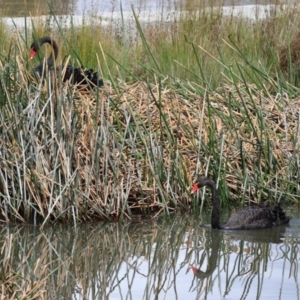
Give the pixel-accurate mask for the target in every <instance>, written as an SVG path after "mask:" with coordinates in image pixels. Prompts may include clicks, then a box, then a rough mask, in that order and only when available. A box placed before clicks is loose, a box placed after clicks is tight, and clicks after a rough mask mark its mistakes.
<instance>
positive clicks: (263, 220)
mask: <svg viewBox="0 0 300 300" xmlns="http://www.w3.org/2000/svg"><path fill="white" fill-rule="evenodd" d="M206 185H207V186H208V187H209V188H210V189H211V199H212V206H213V209H212V216H211V227H212V228H214V229H231V230H238V229H263V228H270V227H273V226H278V225H282V224H286V223H288V222H289V221H290V217H288V216H286V215H285V212H284V210H283V209H282V207H281V206H280V204H279V203H277V204H275V205H273V206H268V205H252V206H248V207H247V208H245V209H243V210H241V211H239V212H238V213H237V214H235V215H234V216H232V217H231V218H230V219H229V220H228V221H227V222H226V223H223V224H220V209H219V195H218V191H217V188H216V185H215V183H214V181H213V180H211V179H209V178H207V177H202V178H199V179H197V181H196V182H195V183H194V184H193V189H192V194H194V193H196V192H197V190H198V189H200V188H202V187H204V186H206Z"/></svg>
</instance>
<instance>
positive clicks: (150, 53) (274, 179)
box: [0, 11, 299, 224]
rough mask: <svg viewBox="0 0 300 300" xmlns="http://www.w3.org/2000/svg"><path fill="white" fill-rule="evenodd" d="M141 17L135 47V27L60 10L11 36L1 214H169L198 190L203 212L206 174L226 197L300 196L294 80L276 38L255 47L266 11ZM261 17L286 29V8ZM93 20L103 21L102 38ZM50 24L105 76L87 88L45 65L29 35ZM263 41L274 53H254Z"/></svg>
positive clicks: (41, 217)
mask: <svg viewBox="0 0 300 300" xmlns="http://www.w3.org/2000/svg"><path fill="white" fill-rule="evenodd" d="M134 13H135V12H134ZM134 16H135V26H136V33H135V34H136V41H135V43H134V47H133V48H132V49H131V48H130V49H131V50H130V51H129V48H127V47H129V45H130V43H129V41H128V39H127V36H124V37H122V39H121V40H122V43H121V44H119V45H118V43H120V41H118V40H117V39H114V38H112V36H113V35H112V32H113V31H112V30H114V29H116V28H114V27H108V28H105V30H104V28H103V27H101V26H100V25H97V24H95V25H94V26H92V27H90V28H89V30H88V28H87V27H86V26H85V25H83V26H82V27H79V28H75V27H71V28H70V29H69V30H65V29H64V28H62V27H61V26H60V24H59V22H58V21H57V29H56V30H53V32H50V31H49V30H50V29H49V28H43V27H39V26H40V25H39V26H38V24H37V25H35V26H34V30H33V32H32V33H30V30H29V29H28V28H26V30H25V32H26V34H27V35H26V36H19V35H17V34H16V35H14V36H12V39H11V41H12V42H11V43H10V47H9V49H4V50H3V55H2V57H1V66H0V73H1V87H2V88H1V105H2V106H1V112H0V122H1V130H2V136H1V149H2V150H1V162H0V164H1V168H0V183H1V184H0V192H1V197H2V199H3V202H2V203H3V204H2V207H3V211H4V214H3V220H4V221H6V222H25V223H34V224H38V223H41V224H47V223H51V222H54V221H62V222H72V223H77V222H81V221H89V220H95V219H97V220H99V219H100V220H103V219H119V218H122V219H123V218H134V217H135V215H137V214H138V215H139V214H141V215H143V216H149V215H151V216H156V215H158V214H160V213H164V214H165V215H169V214H170V213H171V212H173V211H174V210H178V209H184V210H186V209H189V207H190V206H191V202H192V203H193V205H192V206H193V207H194V209H196V211H197V210H198V208H197V206H198V205H197V201H193V200H194V198H191V196H190V186H191V183H192V182H193V180H195V178H196V177H197V176H198V175H199V174H203V173H206V174H208V175H209V176H211V177H213V178H214V179H215V181H216V182H217V184H218V187H219V190H220V192H221V197H220V198H221V202H222V203H223V204H226V205H230V203H231V200H232V201H234V202H236V201H238V203H248V202H249V201H250V200H249V199H251V201H255V202H262V201H265V200H270V201H271V202H275V201H278V200H280V199H282V198H285V199H289V200H291V201H294V202H297V201H298V198H297V194H298V185H297V182H298V179H299V174H298V167H297V166H298V160H299V154H298V153H299V151H298V150H297V149H298V147H299V145H298V142H297V140H298V133H299V119H298V117H297V111H298V106H297V101H294V97H295V95H296V94H297V92H298V89H297V88H296V87H294V86H292V85H291V84H289V83H288V82H287V81H285V79H284V78H283V77H282V76H279V77H276V76H277V75H276V73H275V72H274V70H276V67H277V66H278V64H277V65H276V64H275V65H273V66H272V64H273V63H274V59H275V58H274V53H275V52H276V49H275V45H273V44H272V43H271V41H269V42H268V47H269V48H268V51H266V50H265V49H264V48H263V47H259V45H261V44H259V43H262V41H260V42H259V43H258V45H255V47H258V49H256V50H257V51H256V50H255V49H253V53H250V52H249V51H248V50H246V48H247V47H250V46H251V43H252V45H253V47H254V40H253V39H254V38H256V39H257V40H256V41H259V39H258V37H262V34H263V33H264V34H266V32H265V31H266V30H265V31H263V32H262V31H259V26H262V24H261V23H259V22H261V21H258V22H257V23H252V25H251V26H248V27H249V28H248V27H247V26H246V25H249V24H248V23H247V22H249V20H245V19H242V18H237V19H232V18H227V17H225V16H223V15H222V14H221V13H220V11H219V12H216V13H213V14H207V15H206V14H204V13H201V14H200V15H199V14H195V15H192V16H190V17H187V16H186V15H184V14H182V16H181V18H180V19H179V21H178V22H177V23H174V24H173V23H172V24H173V26H175V25H176V26H175V28H173V30H177V31H172V28H171V27H170V26H172V24H171V23H163V24H160V23H159V24H156V25H157V26H158V25H161V27H160V28H158V27H157V28H155V33H156V34H155V35H153V34H152V35H151V34H150V35H149V28H144V25H143V23H142V22H141V21H140V20H139V17H138V14H136V13H135V14H134ZM203 18H204V19H205V20H206V22H205V24H204V21H203V20H202V19H203ZM201 22H202V23H201ZM264 22H266V23H268V22H281V25H282V27H281V29H282V28H286V29H287V28H288V27H287V25H285V19H284V18H283V17H280V18H276V19H275V18H274V19H272V18H271V17H270V19H268V20H265V21H264ZM122 24H123V26H124V22H123V23H122ZM213 24H215V25H213ZM216 24H219V26H217V27H215V26H216ZM221 24H222V26H221ZM154 25H155V24H154ZM99 26H100V27H99ZM197 26H199V27H197ZM201 26H202V27H201ZM284 26H286V27H284ZM246 27H247V28H246ZM196 28H202V29H203V30H202V31H201V34H200V32H198V31H197V30H196ZM226 28H227V29H228V32H229V28H231V30H235V31H236V35H231V36H230V37H228V38H225V37H224V39H223V35H222V34H221V35H220V32H219V31H222V32H223V31H224V30H225V31H226ZM274 28H279V26H277V27H276V26H275V25H274V26H273V27H272V30H274ZM213 29H214V30H217V29H218V30H219V31H216V32H214V31H212V30H213ZM238 29H240V30H245V32H244V34H242V32H240V31H237V30H238ZM101 30H103V31H101ZM163 30H166V32H168V34H175V36H174V38H173V40H172V39H171V40H170V39H169V37H168V36H165V37H164V36H162V35H160V34H161V33H162V32H161V31H163ZM208 30H210V33H211V36H212V37H213V39H212V41H210V42H209V37H208V34H206V35H205V34H204V33H206V32H209V31H208ZM247 30H248V33H249V34H248V35H247V34H246V33H247ZM250 30H252V31H251V32H252V33H251V34H250V32H249V31H250ZM270 30H271V29H270ZM96 32H98V33H103V35H102V34H101V42H100V40H99V41H98V40H97V35H96ZM122 32H123V33H124V30H123V31H122ZM166 32H165V33H166ZM80 33H82V34H80ZM108 33H109V34H110V38H108V37H107V35H108ZM213 33H214V34H217V33H218V34H217V37H218V38H216V36H215V35H214V34H213ZM46 34H50V35H51V36H53V37H54V38H55V39H56V40H57V41H59V42H60V43H59V44H60V45H63V47H61V48H62V49H61V51H62V52H61V54H60V57H59V58H58V60H57V64H59V63H60V61H62V57H64V55H65V54H66V53H68V54H69V55H70V56H69V57H67V60H68V61H69V62H70V63H71V64H74V65H77V66H78V65H81V64H83V65H85V66H87V67H94V68H96V69H98V70H99V71H100V73H101V75H103V77H104V79H105V86H104V87H103V88H101V89H99V90H98V89H94V90H92V91H90V92H85V93H82V92H79V91H78V89H77V87H74V86H70V85H65V84H62V83H61V82H60V81H59V80H54V79H53V76H49V74H47V75H46V77H45V80H44V81H43V80H41V79H40V78H36V76H34V75H33V74H32V65H34V64H35V63H37V62H31V61H30V62H29V59H28V54H27V53H28V51H29V49H28V47H29V45H30V44H31V42H32V39H31V35H32V36H34V37H38V36H41V35H46ZM124 34H125V33H124ZM223 34H224V32H223ZM29 35H30V37H29ZM92 35H93V38H92ZM194 35H195V36H194ZM200 35H201V36H200ZM95 37H96V38H95ZM175 37H176V38H175ZM237 37H238V39H237ZM246 37H247V39H246ZM197 38H198V39H197ZM244 38H245V39H246V40H243V39H244ZM269 38H270V36H269ZM170 41H172V43H170ZM177 43H178V44H177ZM179 43H180V45H179ZM171 45H173V46H172V47H173V48H171ZM216 45H217V46H218V47H216ZM213 46H214V47H215V48H216V49H215V48H213ZM246 46H247V47H246ZM45 48H46V51H47V52H48V53H49V47H48V48H47V47H45ZM171 49H173V50H174V51H171ZM247 49H248V48H247ZM254 50H255V51H254ZM260 51H266V52H265V53H269V55H270V56H266V57H261V60H260V63H259V64H258V63H257V61H258V57H259V56H256V57H255V56H254V55H260V54H261V52H260ZM179 52H180V54H179ZM167 53H169V56H168V55H166V54H167ZM46 55H48V54H47V53H46ZM176 55H178V56H177V57H176ZM183 55H185V58H184V59H182V58H183ZM133 59H135V61H133ZM272 60H273V62H272ZM273 67H274V68H273ZM126 79H130V81H126ZM131 80H132V81H131ZM196 198H197V197H196ZM202 203H203V202H202Z"/></svg>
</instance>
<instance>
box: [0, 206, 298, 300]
mask: <svg viewBox="0 0 300 300" xmlns="http://www.w3.org/2000/svg"><path fill="white" fill-rule="evenodd" d="M289 215H291V214H290V213H289ZM292 216H293V219H292V220H291V222H290V225H288V226H281V227H277V228H274V229H268V230H256V231H221V230H211V229H210V227H209V226H208V225H206V224H207V223H209V216H208V215H205V216H203V217H202V218H200V217H199V218H191V217H190V216H188V215H183V216H177V217H174V218H172V219H171V220H161V221H159V222H155V223H154V222H153V223H151V222H149V223H131V224H130V223H128V224H116V223H106V224H104V223H102V224H95V225H80V226H79V227H77V228H74V227H66V226H56V227H53V228H48V229H44V230H42V231H39V229H38V228H34V227H25V228H24V227H2V228H0V234H1V238H0V241H1V242H0V243H1V244H0V249H1V252H0V253H1V254H0V255H1V256H0V259H1V263H0V264H1V270H7V269H6V268H7V264H8V262H10V263H11V266H13V268H14V271H15V273H16V274H17V275H18V277H17V280H16V284H18V287H21V288H23V289H24V291H25V290H26V289H30V287H32V286H37V287H38V290H40V291H43V292H42V293H43V297H42V298H41V299H133V300H135V299H172V300H173V299H251V300H252V299H300V295H299V291H300V286H299V285H300V284H299V277H300V270H299V260H300V220H299V212H296V210H294V211H293V215H292ZM190 265H193V266H194V267H195V268H197V269H198V270H197V271H196V274H195V275H194V273H193V272H192V270H191V269H190ZM1 274H2V273H1Z"/></svg>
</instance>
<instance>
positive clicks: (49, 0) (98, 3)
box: [1, 0, 298, 17]
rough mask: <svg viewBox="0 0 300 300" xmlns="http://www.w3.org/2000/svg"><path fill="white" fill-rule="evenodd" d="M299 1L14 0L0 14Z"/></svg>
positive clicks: (289, 0) (292, 1) (294, 0)
mask: <svg viewBox="0 0 300 300" xmlns="http://www.w3.org/2000/svg"><path fill="white" fill-rule="evenodd" d="M297 3H298V1H297V0H198V1H197V0H194V1H191V0H60V1H57V0H27V1H24V0H14V1H12V0H11V1H1V14H2V15H3V16H6V17H19V16H25V15H26V16H29V15H30V16H33V15H48V14H49V13H50V10H49V5H50V7H51V8H52V10H53V11H52V12H54V13H55V14H57V15H58V14H60V15H70V14H72V15H82V14H84V13H88V12H92V13H93V14H96V13H98V14H101V13H103V12H116V11H120V10H121V9H122V10H123V11H125V12H126V11H131V9H132V6H133V7H134V9H135V10H137V11H139V10H147V11H161V10H180V9H185V8H189V9H193V8H195V9H196V8H199V7H203V6H241V5H245V6H246V5H272V4H274V5H276V4H297Z"/></svg>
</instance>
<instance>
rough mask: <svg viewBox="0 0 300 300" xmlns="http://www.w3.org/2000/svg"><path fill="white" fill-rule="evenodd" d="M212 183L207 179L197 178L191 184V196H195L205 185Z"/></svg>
mask: <svg viewBox="0 0 300 300" xmlns="http://www.w3.org/2000/svg"><path fill="white" fill-rule="evenodd" d="M212 182H213V181H212V180H211V179H209V178H207V177H201V178H198V179H197V180H196V181H195V183H194V184H193V187H192V191H191V194H195V193H196V192H197V191H198V190H199V189H201V188H202V187H204V186H205V185H210V184H211V183H212Z"/></svg>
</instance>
